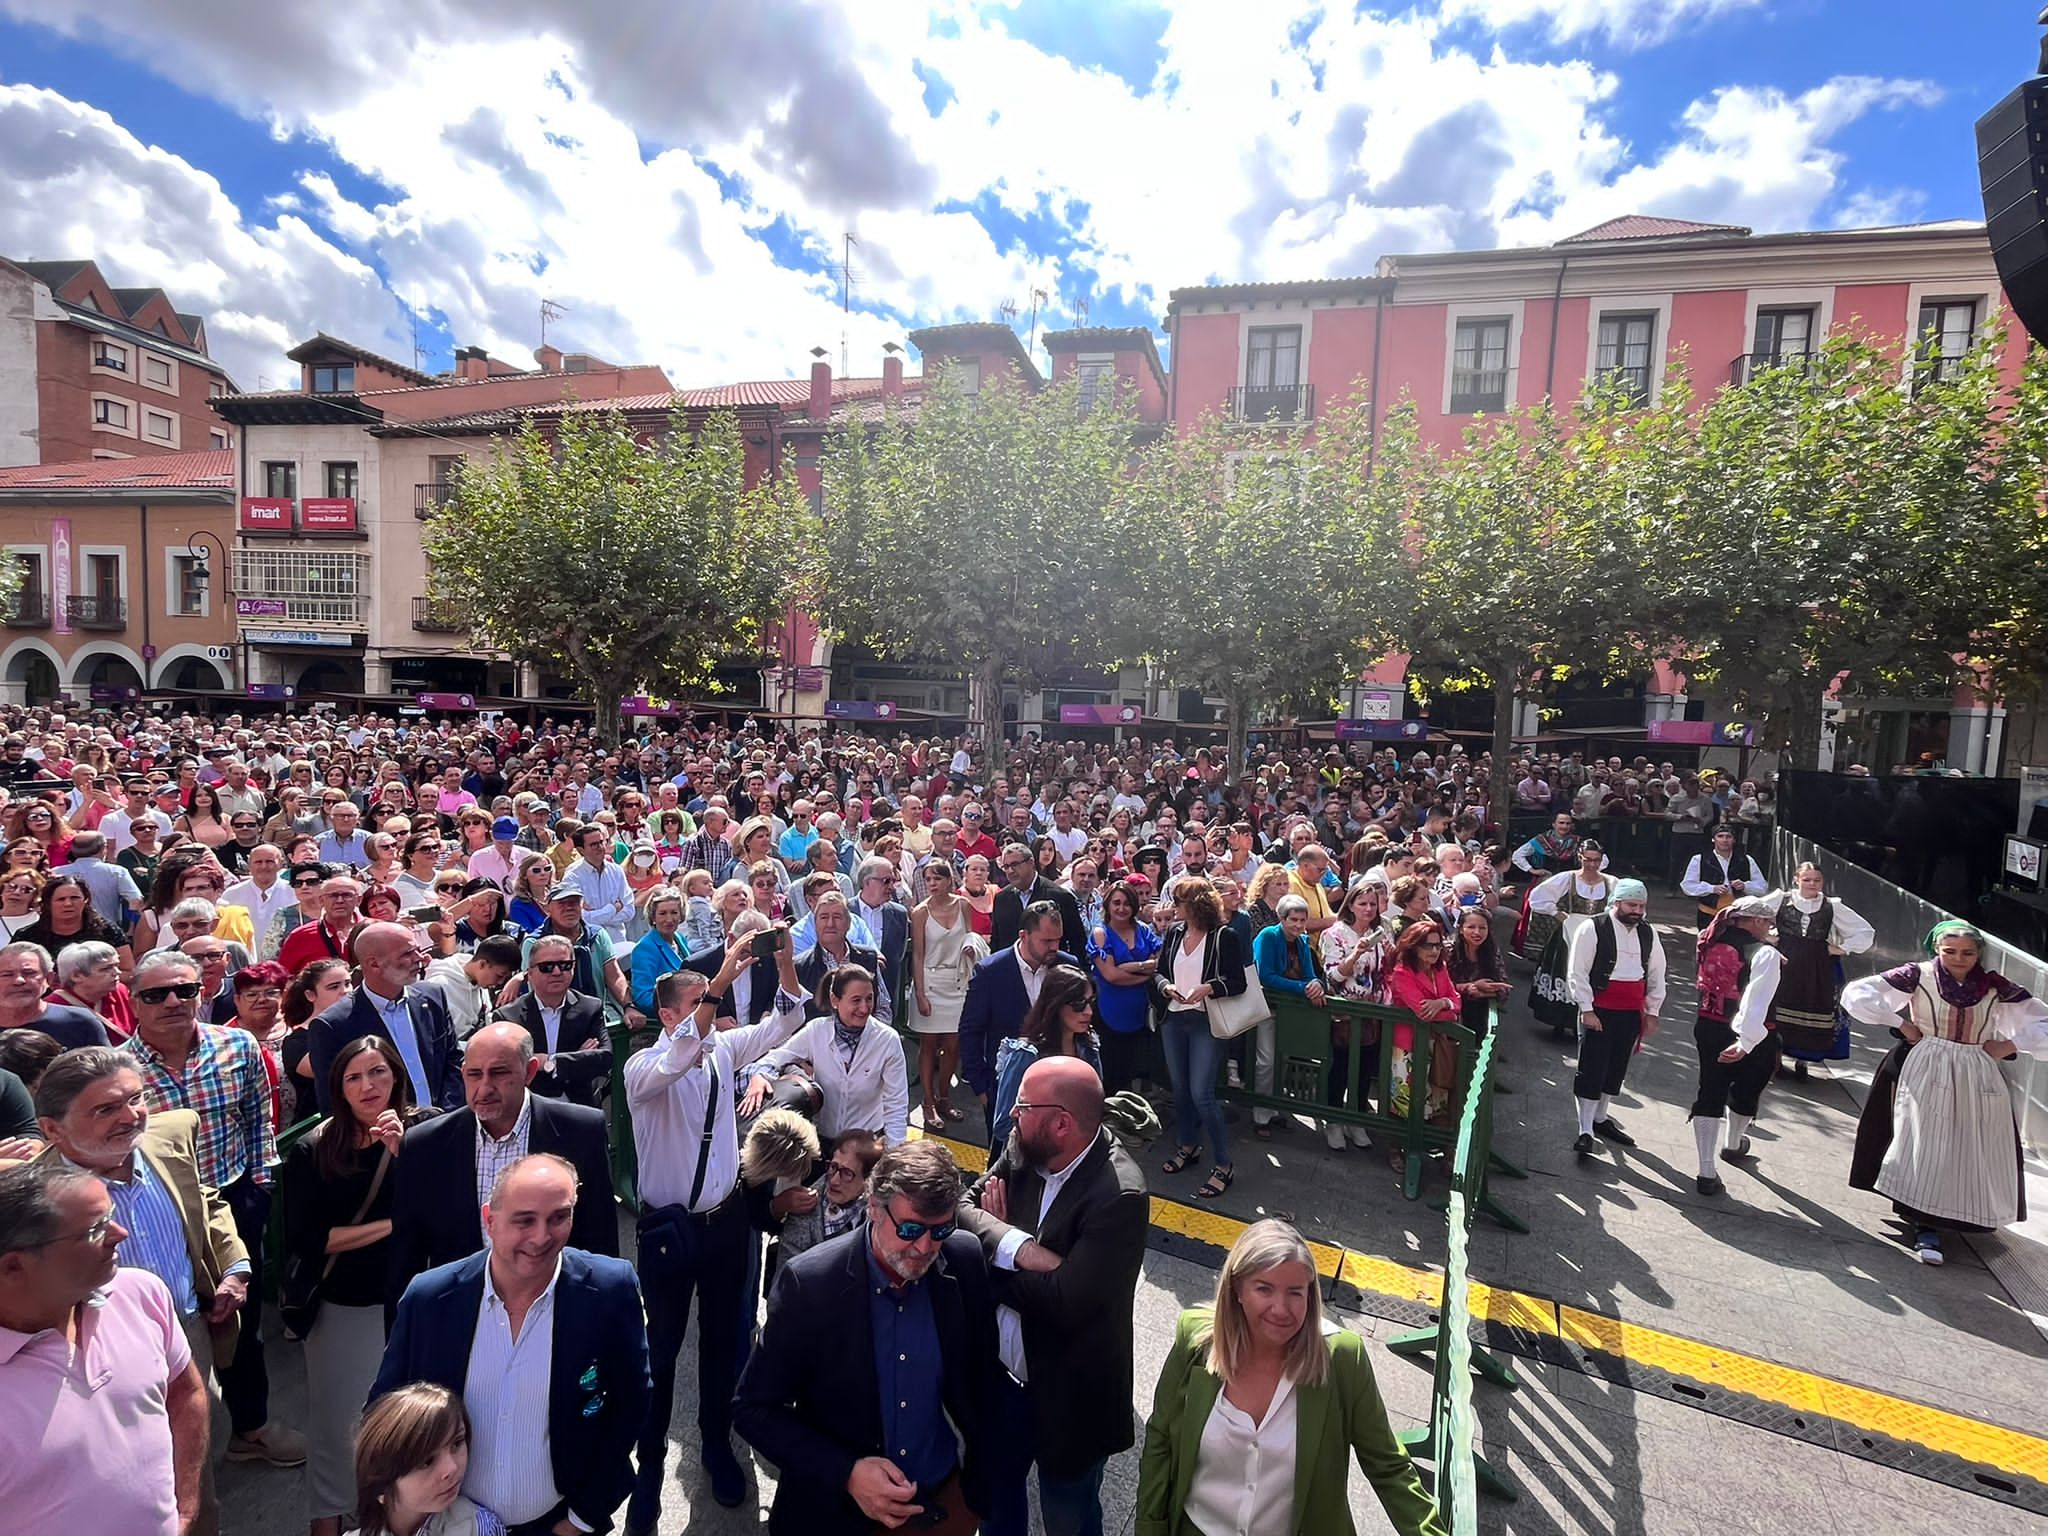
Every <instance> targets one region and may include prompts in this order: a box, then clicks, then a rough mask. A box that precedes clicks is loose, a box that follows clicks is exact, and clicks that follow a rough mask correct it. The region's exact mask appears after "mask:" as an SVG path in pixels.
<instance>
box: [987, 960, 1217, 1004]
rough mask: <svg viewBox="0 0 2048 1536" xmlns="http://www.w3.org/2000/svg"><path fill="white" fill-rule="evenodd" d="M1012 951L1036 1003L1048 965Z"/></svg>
mask: <svg viewBox="0 0 2048 1536" xmlns="http://www.w3.org/2000/svg"><path fill="white" fill-rule="evenodd" d="M1010 952H1011V953H1012V954H1014V955H1015V956H1016V957H1017V974H1018V975H1020V976H1022V977H1023V978H1024V995H1025V996H1026V997H1028V998H1030V999H1031V1001H1032V1002H1034V1003H1036V1002H1037V1001H1038V989H1039V988H1040V987H1042V986H1044V985H1045V973H1046V970H1047V969H1048V967H1046V966H1043V965H1041V966H1037V967H1035V968H1034V967H1033V966H1032V964H1031V963H1030V962H1029V961H1028V960H1026V959H1025V958H1024V951H1023V950H1021V949H1017V948H1014V947H1013V948H1012V949H1011V951H1010ZM1195 953H1196V954H1197V955H1198V956H1199V955H1200V954H1201V951H1200V950H1196V951H1195Z"/></svg>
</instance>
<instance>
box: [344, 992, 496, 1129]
mask: <svg viewBox="0 0 2048 1536" xmlns="http://www.w3.org/2000/svg"><path fill="white" fill-rule="evenodd" d="M405 1009H406V1012H407V1013H408V1014H410V1015H411V1017H412V1030H413V1039H414V1040H415V1041H416V1042H417V1043H418V1045H419V1051H420V1065H421V1066H422V1067H423V1068H425V1070H426V1074H427V1082H428V1085H429V1086H430V1087H431V1088H432V1090H433V1096H432V1107H433V1108H435V1109H460V1108H461V1107H462V1050H461V1047H459V1046H458V1045H457V1044H456V1043H455V1026H454V1024H452V1023H451V1022H450V1021H449V1018H448V1004H447V1002H446V1001H445V1000H443V998H442V996H441V994H440V991H439V990H438V989H436V988H434V987H429V986H421V985H414V986H410V987H407V988H406V989H405ZM383 1033H384V1016H383V1015H382V1014H380V1013H378V1011H377V1007H376V1004H374V1003H372V1002H371V1001H370V1000H369V999H368V998H367V997H365V996H364V995H363V989H362V988H361V987H357V988H356V989H355V990H354V991H352V992H350V993H349V995H348V996H347V997H344V998H343V999H342V1000H341V1001H340V1002H338V1003H336V1004H334V1005H333V1006H332V1007H330V1008H329V1009H328V1010H327V1011H326V1012H325V1013H322V1014H320V1015H319V1016H318V1017H317V1018H315V1019H314V1020H313V1022H312V1023H310V1024H308V1025H307V1026H306V1038H307V1040H308V1041H309V1042H310V1045H309V1048H308V1054H310V1055H311V1056H312V1058H313V1093H314V1097H315V1098H316V1099H318V1101H319V1104H320V1112H321V1113H322V1114H326V1113H327V1112H328V1111H329V1110H331V1109H333V1107H334V1106H333V1105H331V1104H329V1103H328V1102H327V1069H328V1068H329V1067H330V1066H332V1065H333V1064H334V1058H335V1057H336V1056H337V1055H338V1054H339V1053H340V1051H341V1048H342V1047H343V1046H344V1045H347V1044H348V1043H349V1042H350V1041H351V1040H360V1039H362V1038H363V1036H365V1035H379V1036H381V1035H382V1034H383Z"/></svg>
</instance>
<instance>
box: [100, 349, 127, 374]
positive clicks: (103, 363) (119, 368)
mask: <svg viewBox="0 0 2048 1536" xmlns="http://www.w3.org/2000/svg"><path fill="white" fill-rule="evenodd" d="M92 365H93V367H95V368H104V369H106V370H107V371H108V372H110V373H126V372H127V371H128V349H127V348H126V347H124V346H120V345H118V344H116V343H114V342H111V341H96V342H94V343H93V344H92Z"/></svg>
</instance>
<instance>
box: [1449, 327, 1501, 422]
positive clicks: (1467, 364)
mask: <svg viewBox="0 0 2048 1536" xmlns="http://www.w3.org/2000/svg"><path fill="white" fill-rule="evenodd" d="M1507 403H1508V322H1507V318H1506V317H1505V316H1501V317H1499V318H1496V319H1490V320H1460V321H1459V322H1458V329H1457V332H1456V333H1455V336H1454V338H1453V340H1452V343H1451V413H1452V414H1453V415H1458V416H1470V415H1473V414H1474V413H1476V412H1479V411H1504V410H1506V409H1507Z"/></svg>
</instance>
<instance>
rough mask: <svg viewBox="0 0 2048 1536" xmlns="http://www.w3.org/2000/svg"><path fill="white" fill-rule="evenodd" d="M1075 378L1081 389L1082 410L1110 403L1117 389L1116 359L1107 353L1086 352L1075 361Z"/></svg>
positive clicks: (1090, 409)
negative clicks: (1099, 403) (1112, 394)
mask: <svg viewBox="0 0 2048 1536" xmlns="http://www.w3.org/2000/svg"><path fill="white" fill-rule="evenodd" d="M1074 378H1075V380H1076V382H1078V383H1079V385H1080V388H1081V409H1082V410H1084V411H1092V410H1094V409H1095V404H1096V402H1097V401H1098V400H1099V401H1102V402H1103V403H1105V404H1106V403H1108V401H1109V399H1110V396H1111V392H1112V391H1114V390H1115V388H1116V358H1115V357H1114V356H1113V355H1111V354H1110V353H1107V352H1084V353H1082V354H1080V355H1078V356H1077V357H1075V359H1074Z"/></svg>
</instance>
